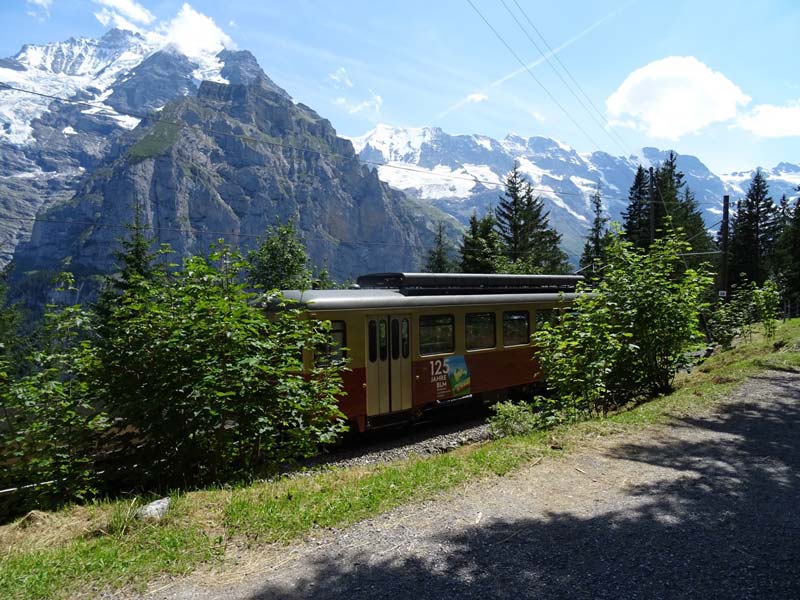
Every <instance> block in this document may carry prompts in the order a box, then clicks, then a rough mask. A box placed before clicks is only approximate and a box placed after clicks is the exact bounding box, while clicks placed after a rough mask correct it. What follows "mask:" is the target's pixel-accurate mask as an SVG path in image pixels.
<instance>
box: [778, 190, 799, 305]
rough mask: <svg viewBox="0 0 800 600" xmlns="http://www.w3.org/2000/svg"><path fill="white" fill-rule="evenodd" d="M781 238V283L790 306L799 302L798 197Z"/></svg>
mask: <svg viewBox="0 0 800 600" xmlns="http://www.w3.org/2000/svg"><path fill="white" fill-rule="evenodd" d="M798 191H800V189H798ZM781 238H782V244H783V249H784V252H785V255H784V257H785V271H784V276H783V282H782V283H783V288H784V294H785V296H786V300H787V301H788V302H789V303H790V306H791V304H795V305H796V304H797V303H800V197H798V198H797V200H796V201H795V204H794V207H793V209H792V210H791V211H790V214H789V220H788V222H787V224H786V227H785V228H784V230H783V232H782V234H781ZM789 313H790V314H795V313H796V309H795V310H791V309H790V310H789Z"/></svg>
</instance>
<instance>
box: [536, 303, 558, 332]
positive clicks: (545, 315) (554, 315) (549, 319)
mask: <svg viewBox="0 0 800 600" xmlns="http://www.w3.org/2000/svg"><path fill="white" fill-rule="evenodd" d="M545 323H550V325H555V324H557V323H558V312H557V311H556V310H555V309H553V308H544V309H540V310H537V311H536V329H539V328H541V326H542V325H544V324H545Z"/></svg>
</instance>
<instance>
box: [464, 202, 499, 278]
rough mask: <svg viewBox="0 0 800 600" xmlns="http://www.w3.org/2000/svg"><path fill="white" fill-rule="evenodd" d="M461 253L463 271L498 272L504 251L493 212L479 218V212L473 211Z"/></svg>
mask: <svg viewBox="0 0 800 600" xmlns="http://www.w3.org/2000/svg"><path fill="white" fill-rule="evenodd" d="M459 254H460V256H461V261H460V263H461V264H460V266H461V272H462V273H496V272H497V263H498V259H499V258H500V256H501V254H502V253H501V249H500V238H499V237H498V235H497V232H496V231H495V219H494V215H493V214H492V213H490V212H489V213H486V214H485V215H484V216H483V217H481V218H478V215H477V213H472V216H471V217H470V218H469V227H468V229H467V231H465V232H464V237H463V238H462V241H461V248H460V249H459Z"/></svg>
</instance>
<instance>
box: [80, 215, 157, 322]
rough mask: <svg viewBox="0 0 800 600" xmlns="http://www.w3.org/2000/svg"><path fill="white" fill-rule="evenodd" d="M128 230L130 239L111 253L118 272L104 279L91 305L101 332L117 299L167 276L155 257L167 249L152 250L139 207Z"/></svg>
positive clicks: (150, 240)
mask: <svg viewBox="0 0 800 600" xmlns="http://www.w3.org/2000/svg"><path fill="white" fill-rule="evenodd" d="M127 229H128V231H129V232H130V235H129V237H127V238H123V239H121V240H120V245H121V246H122V248H121V249H120V250H116V251H114V258H115V259H116V263H117V268H118V271H117V273H115V274H113V275H109V276H107V277H106V278H105V280H104V281H103V285H102V287H101V289H100V293H99V295H98V298H97V302H96V303H95V305H94V314H95V315H96V317H97V325H98V327H99V328H101V330H102V328H103V327H104V326H105V324H106V322H107V319H108V317H109V315H110V312H111V309H112V307H113V305H114V303H115V302H116V300H117V298H118V297H119V296H121V295H122V294H124V293H126V292H128V291H130V290H131V288H132V287H134V286H136V285H139V284H140V283H141V282H143V281H150V280H152V279H154V278H156V277H161V276H163V275H165V274H166V269H167V267H166V265H165V264H164V263H162V262H159V260H158V258H159V257H160V256H162V255H163V254H166V253H167V252H169V250H168V249H167V248H166V247H163V248H161V249H159V250H156V251H154V250H152V247H153V245H154V244H155V240H154V239H153V238H152V237H151V236H148V235H145V231H146V230H147V227H146V225H145V224H144V223H143V222H142V216H141V210H140V209H139V206H138V204H137V206H136V208H135V209H134V212H133V222H132V223H130V224H129V225H127ZM101 335H102V331H101Z"/></svg>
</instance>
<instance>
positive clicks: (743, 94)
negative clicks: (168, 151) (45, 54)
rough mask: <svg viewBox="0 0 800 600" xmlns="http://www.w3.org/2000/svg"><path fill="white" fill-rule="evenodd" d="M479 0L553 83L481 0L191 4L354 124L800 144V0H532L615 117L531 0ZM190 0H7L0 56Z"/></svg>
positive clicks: (790, 155)
mask: <svg viewBox="0 0 800 600" xmlns="http://www.w3.org/2000/svg"><path fill="white" fill-rule="evenodd" d="M472 2H473V3H474V5H475V7H477V9H478V11H480V12H481V13H482V14H483V15H484V17H485V18H486V19H487V20H488V21H489V22H490V23H491V24H492V26H493V27H494V28H495V29H496V30H497V31H498V32H499V33H500V35H501V36H502V38H503V39H504V40H505V41H506V43H507V44H508V45H509V46H510V47H511V49H512V51H513V52H514V53H516V54H517V55H518V56H519V57H520V58H521V59H522V60H523V62H524V63H526V64H528V65H529V68H530V73H532V74H533V75H534V76H535V78H536V79H538V80H539V81H540V82H541V84H542V86H544V88H546V89H547V90H548V92H549V94H550V95H548V93H547V92H545V91H544V90H543V88H542V87H541V86H540V85H539V84H538V83H537V82H536V81H534V77H532V76H531V74H530V73H528V72H527V71H526V70H523V69H522V68H521V67H520V64H519V62H517V59H516V58H515V57H514V56H513V55H512V53H511V52H510V51H509V50H508V49H507V48H506V47H505V46H504V45H503V43H502V42H501V41H500V40H498V38H497V37H496V36H495V34H494V33H492V31H491V30H490V29H489V27H488V26H487V25H486V23H484V22H483V20H482V19H481V17H480V16H479V15H478V14H477V13H476V11H475V10H474V9H473V7H472V6H471V5H470V2H469V1H468V0H437V1H431V0H427V1H423V0H404V1H403V2H385V1H380V0H371V1H368V0H363V1H362V0H335V1H330V0H329V1H324V0H291V1H286V0H282V1H277V0H259V1H245V0H227V1H226V2H220V1H219V0H213V1H209V0H193V1H192V2H190V3H189V4H190V5H191V7H192V8H193V9H194V10H195V11H197V12H199V13H202V14H204V15H207V16H208V17H210V18H211V19H213V21H214V22H215V23H216V26H217V27H218V28H219V29H221V30H222V31H224V32H225V33H226V34H227V35H228V36H229V38H230V40H231V41H232V43H233V44H235V46H236V47H237V48H239V49H247V50H250V51H252V52H253V54H255V56H256V58H257V59H258V60H259V62H260V64H261V66H262V67H263V68H264V70H265V71H266V72H267V74H268V75H269V76H270V77H271V78H273V79H274V80H275V81H276V82H277V83H278V84H280V85H281V86H283V87H284V88H286V90H287V91H288V92H289V93H290V94H291V95H292V96H293V97H294V98H295V99H296V100H297V101H300V102H304V103H306V104H308V105H310V106H312V107H313V108H314V109H316V110H317V112H319V113H320V114H322V115H323V116H325V117H327V118H328V119H330V120H331V122H332V123H333V125H334V126H335V127H336V128H337V130H338V131H339V132H340V133H342V134H345V135H349V136H355V135H361V134H363V133H365V132H366V131H368V130H369V129H371V128H372V127H373V126H374V124H376V123H378V122H383V123H388V124H391V125H405V126H426V125H435V126H440V127H442V128H443V129H445V130H446V131H448V132H450V133H481V134H486V135H490V136H492V137H498V138H501V137H503V136H505V135H506V134H507V133H508V132H515V133H518V134H520V135H524V136H530V135H545V136H550V137H556V138H558V139H560V140H562V141H564V142H567V143H568V144H570V145H572V146H573V147H575V148H576V149H578V150H579V151H584V152H585V151H592V150H597V149H600V150H604V151H607V152H610V153H612V154H617V155H618V154H627V153H629V152H636V151H637V149H638V148H641V147H642V146H657V147H659V148H674V149H676V150H677V151H679V152H682V153H686V154H695V155H697V156H699V157H700V158H701V160H703V161H704V162H705V163H706V164H707V165H708V166H709V167H711V168H712V169H713V170H715V171H717V172H728V171H733V170H740V169H749V168H752V167H754V166H756V165H759V166H764V167H767V168H769V167H772V166H774V165H775V164H776V163H778V162H779V161H783V160H786V161H790V162H794V163H798V162H800V70H798V63H797V58H796V56H797V50H796V46H797V43H798V42H797V40H798V32H800V2H797V1H796V0H774V1H769V0H767V1H761V2H758V3H752V2H743V1H736V0H728V1H724V2H723V1H715V0H708V1H703V0H694V1H691V0H673V1H671V2H663V1H659V2H652V1H645V0H593V1H588V0H562V1H561V2H548V1H543V0H539V1H536V2H532V1H530V0H517V2H518V3H519V5H520V6H522V8H523V9H524V10H525V13H526V14H527V16H528V18H530V20H531V21H532V22H533V24H534V25H535V26H536V28H537V29H538V30H539V31H540V32H541V33H542V34H543V36H544V38H545V39H546V41H547V42H548V43H549V45H550V47H551V48H553V49H557V50H559V51H558V58H559V59H560V60H561V62H562V63H563V64H564V65H566V67H567V68H568V69H569V72H570V74H571V75H572V77H574V79H575V80H577V82H578V83H579V84H580V86H581V87H582V88H583V90H584V91H585V92H586V94H587V95H588V96H589V98H590V99H591V102H592V104H593V105H594V107H596V108H597V109H598V110H599V111H600V113H602V118H601V117H600V116H598V115H597V114H596V113H595V112H594V109H593V108H592V107H591V106H589V105H588V102H587V101H586V100H585V99H584V100H583V104H584V105H586V108H584V107H583V106H581V104H579V103H578V102H577V101H576V100H575V98H574V97H573V95H572V93H571V92H570V90H569V89H568V88H567V87H566V86H565V85H564V83H563V82H562V81H561V79H559V78H558V77H557V76H556V75H555V73H554V71H553V69H552V68H551V65H550V63H548V62H547V61H545V60H544V59H542V56H541V54H540V53H539V52H538V51H537V49H536V48H535V47H534V46H533V45H532V43H531V41H530V40H529V39H528V37H526V35H525V34H524V33H523V31H521V29H520V27H519V26H518V25H517V23H515V21H514V20H513V18H512V17H511V16H510V15H509V12H507V10H506V8H505V7H504V4H503V2H505V5H507V6H508V8H510V9H511V10H512V11H515V14H516V15H517V18H518V19H519V20H520V22H521V23H523V25H525V27H526V29H525V31H527V32H528V35H530V36H531V37H533V39H535V40H537V42H538V43H539V44H540V45H542V42H541V41H540V39H539V38H538V37H537V36H536V34H535V32H534V31H533V29H531V28H530V24H529V23H528V22H527V21H526V20H525V17H524V15H523V14H522V13H520V12H518V8H517V5H516V3H515V0H472ZM183 5H184V2H183V1H181V0H13V1H8V0H6V1H4V2H3V3H2V6H0V19H2V22H3V23H4V28H3V29H4V35H3V36H2V38H0V56H10V55H13V54H15V53H16V52H17V51H18V50H19V48H20V46H21V45H22V44H24V43H46V42H49V41H58V40H63V39H66V38H68V37H70V36H87V37H92V36H99V35H102V33H103V32H104V31H105V30H106V29H107V28H108V25H105V26H104V25H103V24H102V23H101V22H100V21H101V20H102V21H105V22H106V23H107V24H108V23H109V22H113V21H114V20H115V19H116V20H117V21H119V20H120V19H124V20H125V21H127V22H129V23H131V24H132V26H137V27H140V28H144V29H155V28H158V27H164V26H165V24H166V23H168V22H169V21H170V20H171V19H172V18H173V17H174V16H175V15H176V14H178V13H179V12H180V11H181V10H182V7H183ZM96 15H99V17H100V18H99V19H98V16H96ZM551 62H552V63H553V64H555V65H556V67H558V68H560V67H559V65H558V64H557V63H555V61H554V60H552V59H551ZM512 74H513V75H512ZM562 76H563V77H564V79H566V80H567V81H570V80H569V77H568V76H567V75H566V74H564V73H563V72H562ZM576 91H577V90H576ZM577 93H578V95H579V96H580V95H581V94H580V92H577ZM550 96H552V98H551V97H550ZM553 98H554V99H555V101H554V100H553ZM559 104H560V105H561V107H563V110H562V108H561V107H559ZM587 109H588V110H587ZM607 122H608V123H611V124H613V125H614V128H613V131H609V129H608V125H607ZM576 123H577V124H576ZM618 136H619V137H621V138H622V141H619V140H618V139H617V137H618Z"/></svg>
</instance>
